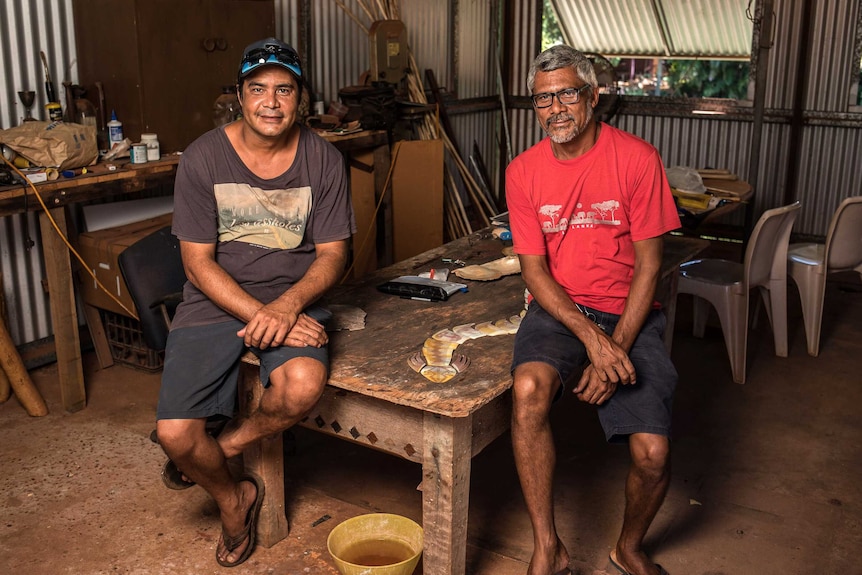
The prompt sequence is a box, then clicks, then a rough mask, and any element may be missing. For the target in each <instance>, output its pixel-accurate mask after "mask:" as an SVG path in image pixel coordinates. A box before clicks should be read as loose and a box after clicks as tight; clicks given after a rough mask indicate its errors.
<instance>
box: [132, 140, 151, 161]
mask: <svg viewBox="0 0 862 575" xmlns="http://www.w3.org/2000/svg"><path fill="white" fill-rule="evenodd" d="M129 157H131V159H132V163H133V164H146V163H147V145H146V144H141V143H137V144H132V148H131V150H130V151H129Z"/></svg>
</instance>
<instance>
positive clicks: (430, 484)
mask: <svg viewBox="0 0 862 575" xmlns="http://www.w3.org/2000/svg"><path fill="white" fill-rule="evenodd" d="M423 435H424V440H423V449H422V527H423V529H424V531H425V546H424V551H423V555H422V572H423V573H429V574H433V575H463V573H464V572H465V568H466V563H467V508H468V505H469V500H470V465H471V453H472V448H471V441H472V417H455V418H451V417H442V416H439V415H434V414H431V413H426V414H425V419H424V422H423Z"/></svg>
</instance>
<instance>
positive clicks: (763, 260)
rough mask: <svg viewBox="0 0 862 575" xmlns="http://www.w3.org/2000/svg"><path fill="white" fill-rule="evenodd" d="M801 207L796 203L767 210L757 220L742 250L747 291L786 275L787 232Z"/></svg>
mask: <svg viewBox="0 0 862 575" xmlns="http://www.w3.org/2000/svg"><path fill="white" fill-rule="evenodd" d="M800 207H801V204H800V203H799V202H794V203H792V204H790V205H788V206H782V207H780V208H773V209H771V210H766V211H765V212H763V215H762V216H760V219H759V220H757V224H755V226H754V230H752V232H751V236H750V237H749V238H748V246H747V247H746V249H745V284H746V285H747V286H748V287H752V286H766V285H769V280H770V278H780V277H782V276H786V275H787V246H788V244H789V243H790V230H791V228H792V227H793V222H794V221H795V220H796V216H797V215H798V213H799V208H800Z"/></svg>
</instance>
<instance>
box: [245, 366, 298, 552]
mask: <svg viewBox="0 0 862 575" xmlns="http://www.w3.org/2000/svg"><path fill="white" fill-rule="evenodd" d="M258 374H259V368H258V366H256V365H249V364H245V363H243V364H242V365H241V366H240V380H239V395H240V397H239V405H240V417H243V416H245V415H247V414H248V413H249V412H250V411H251V410H252V409H256V406H257V405H259V404H260V396H261V394H262V393H263V386H262V385H261V384H260V379H259V376H258ZM282 443H283V439H282V434H281V432H279V433H276V434H274V435H272V436H270V437H266V438H264V439H261V440H260V441H258V442H257V443H255V444H253V445H251V446H249V447H248V448H247V449H246V450H245V451H244V452H243V454H242V461H243V466H244V468H245V470H246V471H249V472H251V473H254V474H255V475H257V476H258V477H260V478H261V479H262V480H263V484H264V489H265V493H264V497H263V505H262V506H261V508H260V514H259V515H258V521H257V544H258V545H263V546H264V547H272V546H273V545H275V544H276V543H278V542H279V541H281V540H282V539H284V538H285V537H287V533H288V531H289V526H288V524H287V515H286V514H285V512H284V450H283V449H282Z"/></svg>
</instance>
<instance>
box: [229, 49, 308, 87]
mask: <svg viewBox="0 0 862 575" xmlns="http://www.w3.org/2000/svg"><path fill="white" fill-rule="evenodd" d="M269 65H276V66H281V67H282V68H285V69H286V70H288V71H289V72H290V73H291V74H293V75H294V76H296V79H297V80H299V82H300V83H302V64H301V63H300V61H299V54H297V53H296V50H294V49H293V47H291V46H290V45H289V44H285V43H284V42H282V41H281V40H279V39H277V38H265V39H263V40H258V41H257V42H255V43H254V44H249V45H248V46H247V47H246V49H245V51H244V52H243V54H242V61H241V62H240V64H239V72H238V73H237V83H240V82H242V80H243V78H245V77H247V76H248V75H249V74H251V73H252V72H254V71H255V70H257V69H258V68H260V67H261V66H269Z"/></svg>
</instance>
